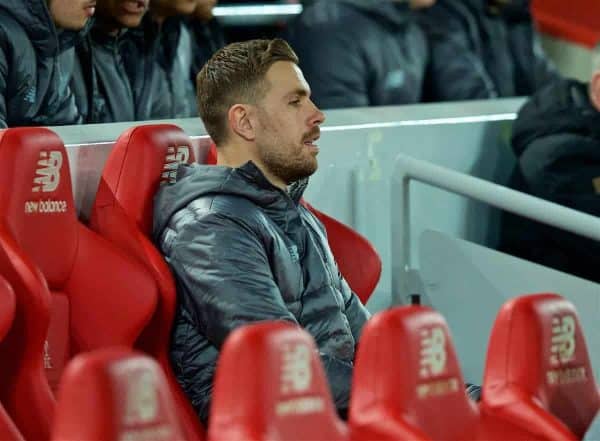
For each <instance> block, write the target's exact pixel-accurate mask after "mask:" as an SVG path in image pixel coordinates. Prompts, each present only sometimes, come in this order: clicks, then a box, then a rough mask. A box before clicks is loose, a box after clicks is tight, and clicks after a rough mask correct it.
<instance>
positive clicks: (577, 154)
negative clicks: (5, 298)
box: [500, 47, 600, 283]
mask: <svg viewBox="0 0 600 441" xmlns="http://www.w3.org/2000/svg"><path fill="white" fill-rule="evenodd" d="M593 65H594V69H593V72H592V75H591V80H590V83H581V82H579V81H576V80H563V81H558V82H556V83H554V84H551V85H549V86H547V87H545V88H543V89H542V90H540V91H539V92H538V93H537V94H535V95H534V96H532V97H531V99H529V101H527V102H526V103H525V105H524V106H523V107H522V108H521V110H520V111H519V115H518V118H517V120H516V121H515V123H514V126H513V134H512V147H513V150H514V152H515V155H516V157H517V161H518V162H517V167H516V169H515V172H514V174H513V177H512V182H511V186H512V187H513V188H515V189H517V190H520V191H524V192H526V193H529V194H532V195H533V196H537V197H539V198H543V199H546V200H549V201H551V202H555V203H557V204H562V205H565V206H567V207H569V208H573V209H575V210H579V211H583V212H586V213H589V214H591V215H594V216H600V47H599V48H596V49H595V51H594V54H593ZM500 248H501V250H502V251H504V252H507V253H509V254H513V255H516V256H519V257H521V258H523V259H527V260H531V261H533V262H536V263H539V264H542V265H545V266H548V267H551V268H554V269H557V270H559V271H564V272H567V273H571V274H575V275H577V276H579V277H583V278H585V279H588V280H592V281H595V282H598V283H600V272H599V271H598V263H599V261H600V244H599V243H598V242H596V241H593V240H591V239H588V238H585V237H583V236H578V235H576V234H572V233H567V232H565V231H563V230H560V229H557V228H553V227H549V226H547V225H541V224H538V223H536V222H533V221H529V220H525V219H519V218H517V217H515V216H513V215H508V214H507V215H506V216H505V217H504V223H503V228H502V242H501V246H500Z"/></svg>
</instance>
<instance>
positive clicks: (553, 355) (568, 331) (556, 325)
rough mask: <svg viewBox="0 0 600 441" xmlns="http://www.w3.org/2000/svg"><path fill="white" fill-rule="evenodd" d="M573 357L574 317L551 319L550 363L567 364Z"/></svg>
mask: <svg viewBox="0 0 600 441" xmlns="http://www.w3.org/2000/svg"><path fill="white" fill-rule="evenodd" d="M573 355H575V317H573V316H572V315H565V316H562V317H553V318H552V347H551V348H550V363H551V364H553V365H558V364H564V363H568V362H569V361H571V360H572V359H573Z"/></svg>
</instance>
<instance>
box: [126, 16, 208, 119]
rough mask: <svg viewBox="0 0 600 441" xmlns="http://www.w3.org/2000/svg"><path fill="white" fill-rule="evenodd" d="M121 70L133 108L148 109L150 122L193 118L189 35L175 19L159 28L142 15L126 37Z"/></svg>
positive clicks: (165, 22) (193, 103)
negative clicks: (125, 75) (129, 86)
mask: <svg viewBox="0 0 600 441" xmlns="http://www.w3.org/2000/svg"><path fill="white" fill-rule="evenodd" d="M126 40H127V41H126V43H125V44H124V47H123V55H124V58H125V68H126V69H127V73H128V75H129V78H130V81H131V84H132V86H133V93H134V97H135V99H136V103H137V106H138V107H139V108H144V107H145V106H146V105H150V106H151V108H152V112H151V119H169V118H186V117H192V116H197V115H198V111H197V105H196V93H195V86H194V84H193V83H192V81H191V79H190V72H191V71H192V52H193V47H192V34H191V32H190V31H189V29H188V28H187V27H186V26H184V25H183V20H182V19H181V18H179V17H172V18H168V19H166V20H165V21H164V23H163V25H162V27H159V26H158V24H157V23H155V22H154V21H153V20H152V18H151V14H146V16H145V17H144V19H143V20H142V24H141V25H140V26H139V27H138V28H137V29H132V30H130V31H129V32H128V33H127V37H126Z"/></svg>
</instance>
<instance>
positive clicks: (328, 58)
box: [287, 0, 435, 109]
mask: <svg viewBox="0 0 600 441" xmlns="http://www.w3.org/2000/svg"><path fill="white" fill-rule="evenodd" d="M434 3H435V0H407V1H398V0H395V1H388V0H384V1H382V0H317V1H315V2H312V3H311V4H310V6H307V7H306V8H305V9H304V11H303V12H302V14H300V16H299V17H298V18H297V19H296V20H294V22H293V23H292V24H291V25H290V26H289V29H288V31H287V38H288V39H289V41H290V43H291V45H292V46H293V48H294V49H295V50H296V52H297V53H298V55H299V56H300V59H301V67H302V70H303V72H305V74H306V78H307V79H308V81H309V82H310V84H311V86H312V89H313V97H314V101H315V103H316V104H317V105H318V106H319V107H321V108H325V109H333V108H341V107H364V106H391V105H398V104H412V103H418V102H420V101H421V100H422V93H423V79H424V77H425V72H426V67H427V63H428V61H429V47H428V46H427V41H426V38H425V35H424V33H423V31H422V30H421V28H420V27H419V25H418V23H417V22H416V17H417V13H416V10H419V9H424V8H428V7H430V6H431V5H432V4H434Z"/></svg>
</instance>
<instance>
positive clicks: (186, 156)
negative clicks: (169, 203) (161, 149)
mask: <svg viewBox="0 0 600 441" xmlns="http://www.w3.org/2000/svg"><path fill="white" fill-rule="evenodd" d="M189 160H190V148H189V147H188V146H180V147H169V149H168V150H167V156H165V165H164V166H163V172H162V174H161V179H160V182H161V184H165V183H169V184H173V183H174V182H175V180H176V179H177V168H178V167H179V165H180V164H187V163H188V161H189Z"/></svg>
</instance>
